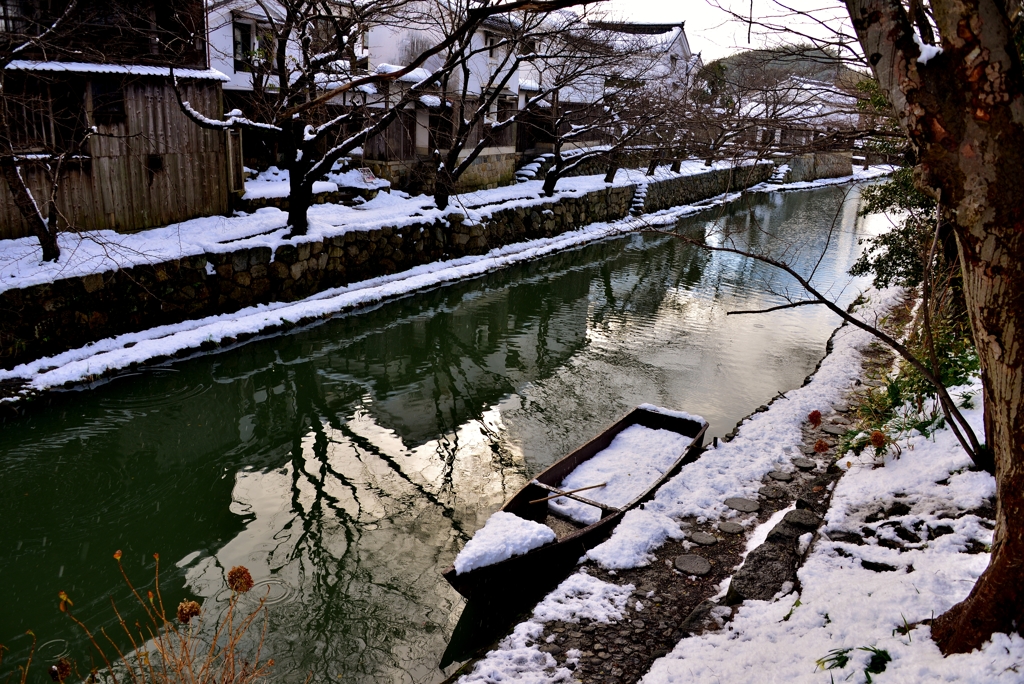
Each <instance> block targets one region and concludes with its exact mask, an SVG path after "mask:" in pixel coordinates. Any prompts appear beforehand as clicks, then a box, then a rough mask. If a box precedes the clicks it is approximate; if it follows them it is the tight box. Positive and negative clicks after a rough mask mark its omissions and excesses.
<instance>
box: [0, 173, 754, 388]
mask: <svg viewBox="0 0 1024 684" xmlns="http://www.w3.org/2000/svg"><path fill="white" fill-rule="evenodd" d="M773 171H774V166H773V165H772V164H771V163H770V162H757V163H751V164H736V165H732V164H728V165H718V166H717V167H713V168H706V167H703V166H702V165H699V164H695V163H690V164H688V165H687V166H686V168H685V169H682V170H680V171H679V172H677V173H674V172H671V171H668V170H667V169H665V168H659V169H658V170H657V172H656V173H654V174H653V175H651V176H646V175H644V174H643V173H641V172H638V171H629V170H624V171H622V172H621V173H619V174H618V175H617V177H616V179H615V181H614V182H611V183H605V182H603V179H602V178H600V177H597V176H592V177H589V176H588V177H577V178H571V179H566V180H565V181H564V182H563V184H562V185H563V187H562V189H561V190H560V191H559V192H557V193H556V194H555V195H554V196H553V197H546V196H544V195H543V194H542V193H541V192H540V191H539V190H540V187H539V186H540V183H539V181H533V182H530V183H523V184H519V185H515V186H509V187H502V188H497V189H495V190H485V191H480V192H477V193H473V194H472V195H470V196H458V197H456V198H454V201H453V202H452V203H451V207H450V208H448V209H445V210H438V209H436V208H433V207H429V206H428V204H429V202H430V198H429V197H428V198H425V200H424V199H421V200H420V201H419V202H413V203H410V202H398V201H395V200H396V199H402V198H392V197H391V196H390V195H387V194H384V195H378V196H377V197H375V198H374V199H373V200H370V201H369V202H366V203H364V205H361V206H362V207H376V206H377V205H382V206H381V208H382V209H383V211H379V212H376V213H377V216H376V217H374V218H369V219H368V218H367V216H368V215H367V213H366V211H365V210H364V211H363V214H364V215H363V216H362V217H360V216H359V212H358V211H345V209H346V208H345V207H342V206H340V205H317V206H316V207H315V208H314V209H313V210H311V212H310V216H311V220H312V221H313V228H312V229H311V230H310V231H309V233H308V234H307V235H304V236H301V237H295V238H288V237H287V235H286V232H287V231H281V230H276V231H275V230H273V229H270V230H268V228H269V227H270V226H269V225H268V222H273V221H275V220H278V221H279V220H280V219H282V218H285V217H286V214H285V212H283V211H281V210H280V209H273V208H266V209H261V210H259V211H258V212H256V214H254V215H252V216H251V218H250V217H239V218H240V220H239V221H236V224H241V225H235V226H233V227H232V228H230V229H224V228H223V227H222V226H220V225H219V224H220V223H221V221H222V219H221V217H216V218H213V219H197V220H195V221H192V222H188V223H189V224H191V228H192V229H193V230H198V231H200V232H203V233H205V234H206V235H204V240H203V241H202V244H203V245H204V247H205V249H202V250H194V249H193V250H182V249H180V247H181V240H180V238H179V239H177V240H174V239H173V238H175V237H176V236H174V235H173V234H169V235H167V236H163V235H162V234H163V233H166V232H168V231H167V229H162V230H151V231H147V232H146V233H143V234H140V235H138V237H137V238H135V239H133V238H132V237H131V236H127V237H126V236H114V235H97V236H92V238H91V240H92V241H93V242H95V243H97V245H98V246H99V247H101V248H102V249H101V251H102V257H103V258H99V257H98V258H96V259H94V260H93V262H92V263H90V264H87V265H86V266H85V268H84V272H82V273H80V274H76V273H73V271H74V270H75V268H74V267H73V266H72V267H71V268H70V269H69V270H70V271H72V272H68V270H65V269H55V270H56V277H54V278H52V279H48V280H46V281H45V282H42V283H38V284H30V283H31V280H30V279H24V278H17V277H15V278H10V277H7V278H0V310H3V311H5V312H7V314H8V315H6V316H5V317H4V318H3V320H2V321H0V361H2V363H3V366H4V367H5V368H12V367H14V366H16V365H18V364H21V363H24V362H29V361H32V360H35V359H37V358H39V357H42V356H51V355H54V354H57V353H59V352H61V351H64V350H67V349H71V348H75V347H79V346H81V345H85V344H89V343H93V342H96V341H98V340H102V339H105V338H109V337H112V336H116V335H123V334H125V333H130V332H137V331H140V330H144V329H147V328H152V327H156V326H162V325H173V324H175V323H180V322H182V321H186V320H191V319H196V318H203V317H206V316H210V315H221V314H230V313H234V312H236V311H239V310H242V309H244V308H246V307H252V306H257V305H261V304H270V303H275V302H294V301H298V300H302V299H305V298H308V297H311V296H315V295H317V294H320V293H322V292H325V291H328V290H331V289H334V288H338V287H344V286H347V285H349V284H351V283H356V282H361V281H366V280H371V279H374V278H380V277H385V276H389V275H392V274H396V273H402V272H408V271H409V270H410V269H412V268H415V267H417V266H424V265H426V264H432V263H437V262H443V261H451V260H455V259H459V258H463V257H468V256H480V255H484V254H487V253H488V252H490V251H491V250H494V249H499V248H501V247H504V246H507V245H513V244H518V243H523V242H527V241H531V240H538V239H551V238H556V237H558V236H560V235H562V234H565V233H568V232H572V231H576V230H580V229H582V228H584V227H586V226H589V225H591V224H594V223H600V222H613V221H618V220H621V219H623V218H625V217H627V216H629V215H630V214H631V213H633V214H637V215H639V214H646V213H654V212H657V211H661V210H664V209H668V208H670V207H677V206H684V205H688V204H692V203H694V202H699V201H703V200H707V199H710V198H713V197H717V196H720V195H722V194H725V193H729V192H733V191H737V190H743V189H745V188H749V187H751V186H754V185H757V184H758V183H762V182H764V181H765V180H767V179H768V178H769V177H770V176H771V174H772V172H773ZM534 186H537V187H534ZM410 199H411V198H410ZM410 204H412V206H408V205H410ZM359 208H360V207H356V209H357V210H358V209H359ZM331 212H334V213H335V214H336V216H333V217H332V216H330V214H331ZM318 217H319V218H320V220H319V221H317V218H318ZM346 218H349V219H354V220H352V221H349V220H346ZM245 224H255V229H254V228H252V227H249V228H247V227H246V225H245ZM181 225H182V226H186V225H187V224H181ZM270 225H273V224H272V223H270ZM171 233H173V231H171ZM218 233H220V235H218ZM161 237H163V238H164V242H167V241H168V240H169V241H170V245H169V246H170V249H168V244H163V245H159V244H158V243H159V242H160V241H161ZM108 241H109V242H111V244H109V245H108V244H105V243H106V242H108ZM15 242H19V241H15ZM21 242H25V243H26V244H27V243H30V242H31V240H24V241H21ZM136 242H137V243H138V244H135V243H136ZM175 247H178V249H177V250H176V249H174V248H175ZM74 249H75V248H74V247H70V246H66V247H65V254H67V253H68V252H72V254H70V255H68V256H66V257H65V260H67V259H74V258H75V257H74V254H73V252H74ZM161 252H163V253H164V254H167V255H168V256H169V257H170V258H161V257H160V253H161ZM175 252H177V253H175ZM63 265H70V264H63ZM11 275H14V274H13V273H12V274H11Z"/></svg>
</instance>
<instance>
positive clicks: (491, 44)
mask: <svg viewBox="0 0 1024 684" xmlns="http://www.w3.org/2000/svg"><path fill="white" fill-rule="evenodd" d="M484 44H485V45H486V46H487V56H488V57H489V58H490V59H497V58H498V37H497V36H496V35H494V34H493V33H485V34H484Z"/></svg>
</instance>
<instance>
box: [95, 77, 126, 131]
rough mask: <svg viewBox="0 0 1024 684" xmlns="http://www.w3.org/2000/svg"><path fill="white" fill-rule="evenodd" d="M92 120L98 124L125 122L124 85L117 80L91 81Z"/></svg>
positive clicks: (99, 79) (98, 79) (102, 79)
mask: <svg viewBox="0 0 1024 684" xmlns="http://www.w3.org/2000/svg"><path fill="white" fill-rule="evenodd" d="M91 86H92V120H93V121H94V122H96V123H100V124H114V123H121V122H123V121H125V120H126V119H127V118H128V116H127V112H126V111H125V107H124V84H122V83H121V79H118V78H96V79H94V80H93V81H92V84H91Z"/></svg>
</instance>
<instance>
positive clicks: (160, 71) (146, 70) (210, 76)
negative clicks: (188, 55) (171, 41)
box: [5, 59, 231, 81]
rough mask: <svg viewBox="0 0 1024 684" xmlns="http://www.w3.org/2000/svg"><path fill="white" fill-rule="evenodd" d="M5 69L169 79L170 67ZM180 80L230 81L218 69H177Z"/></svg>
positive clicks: (27, 64)
mask: <svg viewBox="0 0 1024 684" xmlns="http://www.w3.org/2000/svg"><path fill="white" fill-rule="evenodd" d="M5 68H7V69H10V70H12V71H50V72H69V73H77V74H124V75H126V76H162V77H164V78H169V77H170V75H171V69H170V67H163V66H146V65H142V64H95V63H92V62H37V61H34V60H28V59H16V60H13V61H12V62H10V63H9V64H8V65H7V66H6V67H5ZM174 75H175V76H177V77H178V78H196V79H201V80H204V81H229V80H231V79H230V78H229V77H228V76H226V75H224V74H223V73H221V72H219V71H217V70H216V69H175V70H174Z"/></svg>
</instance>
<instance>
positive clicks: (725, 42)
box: [605, 0, 848, 63]
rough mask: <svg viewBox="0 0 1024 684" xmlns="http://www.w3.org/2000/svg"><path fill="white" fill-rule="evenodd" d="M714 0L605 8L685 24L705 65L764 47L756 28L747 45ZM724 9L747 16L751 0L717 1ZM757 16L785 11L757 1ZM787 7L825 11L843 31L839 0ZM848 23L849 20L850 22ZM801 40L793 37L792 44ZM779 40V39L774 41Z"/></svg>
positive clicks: (624, 2) (618, 2) (631, 0)
mask: <svg viewBox="0 0 1024 684" xmlns="http://www.w3.org/2000/svg"><path fill="white" fill-rule="evenodd" d="M714 2H715V0H608V2H607V4H606V5H605V7H606V8H607V9H608V10H609V11H611V12H612V13H613V14H615V15H617V16H619V17H623V18H628V19H631V20H633V21H638V22H656V23H676V22H680V21H685V22H686V37H687V39H689V41H690V49H691V50H693V51H694V52H700V53H701V55H702V57H703V58H704V62H705V63H706V62H710V61H711V60H713V59H717V58H719V57H723V56H725V55H728V54H731V53H733V52H737V51H739V50H748V49H751V48H756V47H761V46H762V45H763V44H764V41H765V39H764V37H763V36H758V35H756V34H757V29H756V27H755V30H754V33H755V35H753V36H752V39H751V42H750V43H749V44H748V43H747V27H746V25H745V24H742V23H740V22H736V21H734V20H731V19H730V18H729V16H728V15H727V14H726V13H725V12H723V11H722V10H721V9H718V8H717V7H715V6H714V5H713V4H712V3H714ZM717 4H721V5H722V6H723V7H734V8H735V9H736V11H737V12H739V13H741V14H747V13H748V12H749V11H750V0H718V2H717ZM753 5H754V16H755V17H764V16H775V17H779V16H781V15H782V14H783V11H782V10H781V9H780V8H779V6H778V5H776V4H775V3H774V2H773V1H772V0H754V1H753ZM786 5H787V6H790V7H794V8H797V9H809V8H812V7H813V8H816V9H818V8H825V12H826V13H827V14H825V15H819V18H823V20H824V21H826V23H827V24H829V25H830V26H833V27H834V28H840V22H839V21H838V20H836V19H834V17H841V16H843V15H844V14H845V10H844V8H843V7H842V6H841V4H840V3H839V2H837V1H836V0H787V1H786ZM847 21H848V19H847ZM780 23H783V24H787V25H788V24H793V25H799V22H796V21H795V20H793V21H790V20H788V19H787V20H785V21H780ZM843 23H845V22H843ZM803 26H804V27H805V28H804V30H806V31H808V32H810V33H814V34H818V35H820V34H821V33H822V31H821V29H820V28H815V29H811V28H810V27H809V26H808V24H807V23H806V22H804V23H803ZM797 39H798V38H797V37H796V36H794V37H793V38H792V40H793V41H796V40H797ZM775 40H778V37H775Z"/></svg>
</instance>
